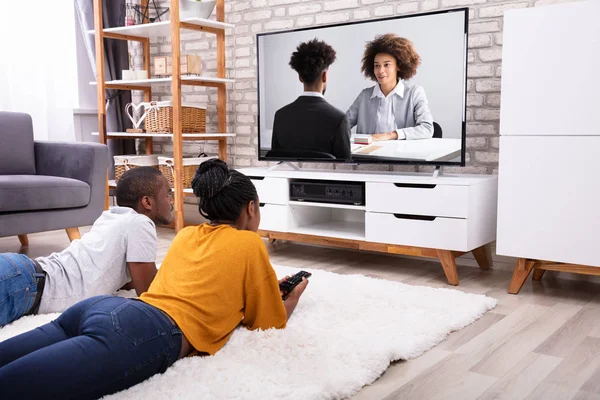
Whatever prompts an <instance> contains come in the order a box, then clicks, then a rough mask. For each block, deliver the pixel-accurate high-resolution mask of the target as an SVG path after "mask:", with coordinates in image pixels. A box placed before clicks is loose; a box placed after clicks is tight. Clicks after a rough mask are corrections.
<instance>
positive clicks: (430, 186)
mask: <svg viewBox="0 0 600 400" xmlns="http://www.w3.org/2000/svg"><path fill="white" fill-rule="evenodd" d="M394 186H396V187H401V188H413V189H433V188H434V187H436V186H437V185H436V184H431V183H394Z"/></svg>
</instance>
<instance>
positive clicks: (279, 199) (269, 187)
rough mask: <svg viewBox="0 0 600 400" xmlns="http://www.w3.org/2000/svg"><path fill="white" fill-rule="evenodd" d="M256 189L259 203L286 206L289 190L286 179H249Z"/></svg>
mask: <svg viewBox="0 0 600 400" xmlns="http://www.w3.org/2000/svg"><path fill="white" fill-rule="evenodd" d="M250 180H251V181H252V183H253V184H254V186H255V187H256V191H257V192H258V199H259V201H260V202H261V203H268V204H287V203H288V201H289V199H290V188H289V183H288V180H287V178H269V177H266V178H259V177H252V176H251V177H250Z"/></svg>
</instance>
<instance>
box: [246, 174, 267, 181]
mask: <svg viewBox="0 0 600 400" xmlns="http://www.w3.org/2000/svg"><path fill="white" fill-rule="evenodd" d="M246 176H247V177H248V178H250V179H251V180H253V181H262V180H264V179H265V177H264V176H251V175H246Z"/></svg>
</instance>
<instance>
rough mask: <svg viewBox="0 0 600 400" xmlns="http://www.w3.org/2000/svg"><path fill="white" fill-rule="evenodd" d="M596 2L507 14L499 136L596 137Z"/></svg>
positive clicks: (599, 59)
mask: <svg viewBox="0 0 600 400" xmlns="http://www.w3.org/2000/svg"><path fill="white" fill-rule="evenodd" d="M599 15H600V2H599V1H580V2H576V3H567V4H557V5H551V6H545V7H532V8H524V9H519V10H508V11H507V12H506V13H505V15H504V33H503V35H504V36H503V37H504V39H503V40H504V44H503V46H502V94H501V96H502V106H501V107H500V133H501V134H502V135H511V136H512V135H523V136H531V135H541V136H549V135H559V136H560V135H563V136H564V135H575V136H577V135H592V136H593V135H598V134H600V112H598V104H599V103H600V94H599V92H600V73H599V71H600V51H598V49H599V47H600V41H599V39H598V38H599V37H600V24H599V23H598V16H599Z"/></svg>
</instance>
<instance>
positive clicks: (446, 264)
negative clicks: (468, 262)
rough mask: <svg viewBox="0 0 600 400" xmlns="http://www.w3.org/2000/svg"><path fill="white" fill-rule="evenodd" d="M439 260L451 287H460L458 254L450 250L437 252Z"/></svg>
mask: <svg viewBox="0 0 600 400" xmlns="http://www.w3.org/2000/svg"><path fill="white" fill-rule="evenodd" d="M437 255H438V258H439V259H440V263H442V268H444V274H446V279H448V283H449V284H450V285H454V286H456V285H458V272H456V254H455V253H454V252H452V251H450V250H437Z"/></svg>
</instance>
